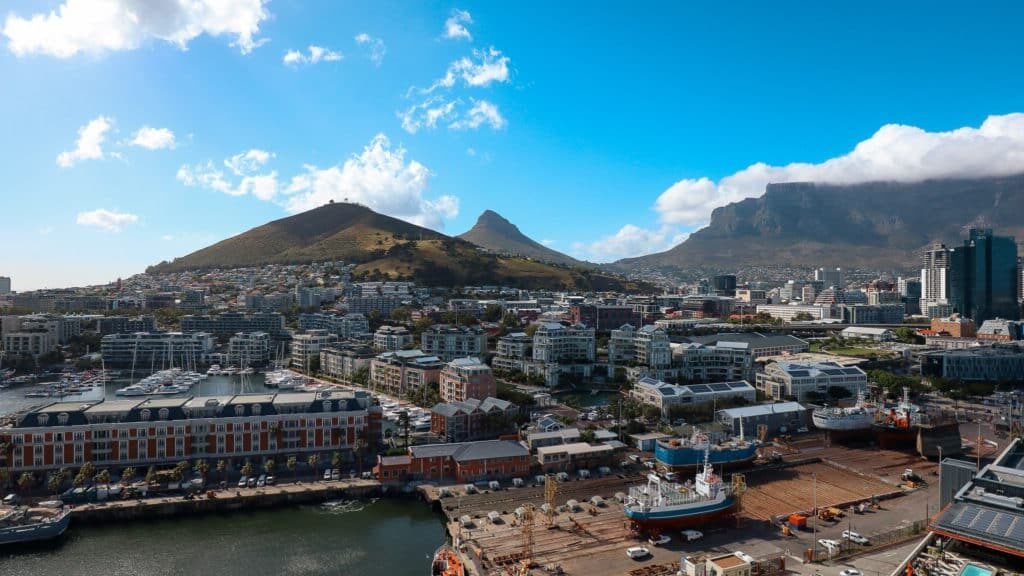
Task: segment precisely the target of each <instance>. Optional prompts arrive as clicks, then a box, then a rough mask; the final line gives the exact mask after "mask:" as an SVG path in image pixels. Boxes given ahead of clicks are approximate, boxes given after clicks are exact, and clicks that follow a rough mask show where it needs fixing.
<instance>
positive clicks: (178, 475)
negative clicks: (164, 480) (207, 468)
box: [171, 460, 192, 482]
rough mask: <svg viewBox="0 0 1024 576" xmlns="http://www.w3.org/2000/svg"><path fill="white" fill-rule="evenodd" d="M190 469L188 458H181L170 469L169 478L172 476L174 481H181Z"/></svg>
mask: <svg viewBox="0 0 1024 576" xmlns="http://www.w3.org/2000/svg"><path fill="white" fill-rule="evenodd" d="M191 469H192V466H190V465H189V463H188V460H182V461H181V462H178V463H177V464H175V465H174V469H173V470H171V478H174V480H175V481H176V482H181V481H182V480H184V479H185V474H186V473H187V472H188V471H189V470H191Z"/></svg>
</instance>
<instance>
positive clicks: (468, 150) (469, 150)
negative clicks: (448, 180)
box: [466, 148, 476, 156]
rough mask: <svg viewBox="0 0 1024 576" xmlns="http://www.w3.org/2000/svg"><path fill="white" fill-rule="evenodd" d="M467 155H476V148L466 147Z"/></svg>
mask: <svg viewBox="0 0 1024 576" xmlns="http://www.w3.org/2000/svg"><path fill="white" fill-rule="evenodd" d="M466 155H467V156H476V148H466Z"/></svg>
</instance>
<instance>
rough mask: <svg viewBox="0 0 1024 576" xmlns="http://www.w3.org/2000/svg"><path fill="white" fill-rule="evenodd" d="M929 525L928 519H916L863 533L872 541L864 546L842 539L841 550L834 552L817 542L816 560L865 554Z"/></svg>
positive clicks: (920, 530) (907, 538)
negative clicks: (889, 528)
mask: <svg viewBox="0 0 1024 576" xmlns="http://www.w3.org/2000/svg"><path fill="white" fill-rule="evenodd" d="M927 525H928V521H927V520H915V521H914V522H912V523H910V524H907V525H906V526H900V527H898V528H893V529H892V530H884V531H881V532H874V533H872V534H861V535H862V536H864V537H865V538H867V539H868V541H869V542H870V544H869V545H867V546H863V545H861V544H857V543H856V542H851V541H849V540H842V541H840V542H839V550H838V551H836V552H833V553H829V551H828V550H827V549H825V548H824V547H823V546H821V545H820V544H817V542H815V544H816V546H815V547H814V550H815V555H814V561H815V562H824V561H836V560H842V559H844V558H848V557H850V556H854V555H856V554H863V553H864V552H870V551H872V550H875V549H878V548H883V547H885V546H888V545H890V544H898V543H903V542H906V541H907V540H910V539H912V538H914V537H915V536H917V535H919V534H921V532H923V531H924V529H925V527H926V526H927Z"/></svg>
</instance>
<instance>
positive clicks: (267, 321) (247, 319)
mask: <svg viewBox="0 0 1024 576" xmlns="http://www.w3.org/2000/svg"><path fill="white" fill-rule="evenodd" d="M181 331H182V332H207V333H209V334H213V335H214V336H216V337H218V338H227V337H230V336H231V335H232V334H237V333H239V332H266V333H267V334H270V337H271V338H275V339H277V338H281V337H282V336H283V335H285V334H287V332H286V331H285V327H284V316H282V315H281V314H278V313H277V312H254V313H252V314H242V313H240V312H223V313H221V314H216V315H213V316H196V315H188V316H183V317H182V318H181Z"/></svg>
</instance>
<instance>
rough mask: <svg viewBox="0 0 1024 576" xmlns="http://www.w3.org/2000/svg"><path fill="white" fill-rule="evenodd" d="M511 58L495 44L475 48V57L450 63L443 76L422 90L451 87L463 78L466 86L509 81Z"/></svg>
mask: <svg viewBox="0 0 1024 576" xmlns="http://www.w3.org/2000/svg"><path fill="white" fill-rule="evenodd" d="M510 61H511V60H510V59H509V57H508V56H505V55H503V54H502V53H501V51H500V50H497V49H496V48H494V47H493V46H491V47H490V48H488V49H486V50H473V57H472V58H471V57H469V56H464V57H462V58H459V59H458V60H456V61H455V62H452V63H451V64H449V65H448V70H446V71H445V74H444V76H443V77H441V78H439V79H437V80H435V81H434V83H433V84H431V85H430V87H428V88H425V89H423V90H420V92H421V93H422V94H430V93H431V92H433V91H434V90H437V89H438V88H451V87H453V86H455V83H456V81H458V80H462V82H463V83H464V84H465V85H466V86H473V87H482V86H490V85H491V84H492V83H494V82H497V83H499V84H502V83H505V82H508V81H509V68H508V64H509V62H510Z"/></svg>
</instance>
